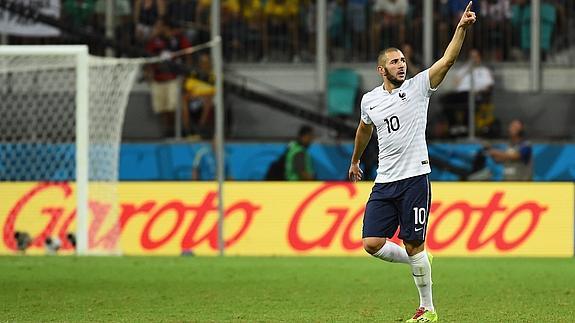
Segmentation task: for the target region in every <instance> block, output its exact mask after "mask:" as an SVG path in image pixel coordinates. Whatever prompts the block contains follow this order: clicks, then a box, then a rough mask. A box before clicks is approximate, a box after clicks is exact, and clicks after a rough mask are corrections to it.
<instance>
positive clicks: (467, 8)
mask: <svg viewBox="0 0 575 323" xmlns="http://www.w3.org/2000/svg"><path fill="white" fill-rule="evenodd" d="M472 4H473V1H469V3H468V4H467V7H466V8H465V12H469V11H471V5H472Z"/></svg>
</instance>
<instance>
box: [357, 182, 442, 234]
mask: <svg viewBox="0 0 575 323" xmlns="http://www.w3.org/2000/svg"><path fill="white" fill-rule="evenodd" d="M430 203H431V185H430V184H429V178H428V177H427V175H419V176H415V177H410V178H406V179H402V180H400V181H397V182H392V183H376V184H375V185H374V186H373V189H372V190H371V194H370V195H369V201H367V205H366V207H365V214H364V216H363V233H362V237H363V238H367V237H379V238H391V237H393V235H394V234H395V232H396V231H397V227H398V226H399V228H400V230H399V238H400V239H402V240H407V241H414V240H421V241H423V240H425V232H426V230H427V219H428V216H429V207H430Z"/></svg>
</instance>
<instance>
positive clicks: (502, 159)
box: [486, 119, 533, 181]
mask: <svg viewBox="0 0 575 323" xmlns="http://www.w3.org/2000/svg"><path fill="white" fill-rule="evenodd" d="M508 132H509V140H510V143H509V147H508V148H507V149H496V148H491V147H489V146H488V147H486V148H487V154H488V155H489V156H491V157H492V158H493V159H494V160H495V161H496V162H498V163H502V164H503V166H504V172H503V176H504V179H505V180H506V181H529V180H531V176H532V171H533V170H532V160H531V159H532V158H531V156H532V149H531V144H530V143H529V142H528V141H527V140H526V139H525V125H524V124H523V122H521V121H520V120H517V119H515V120H512V121H511V122H510V123H509V128H508Z"/></svg>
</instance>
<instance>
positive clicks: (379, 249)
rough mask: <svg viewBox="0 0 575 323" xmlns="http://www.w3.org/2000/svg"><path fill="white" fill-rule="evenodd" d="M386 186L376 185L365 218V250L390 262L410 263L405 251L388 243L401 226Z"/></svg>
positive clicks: (366, 208) (363, 234) (363, 235)
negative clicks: (388, 196)
mask: <svg viewBox="0 0 575 323" xmlns="http://www.w3.org/2000/svg"><path fill="white" fill-rule="evenodd" d="M384 185H385V184H375V185H374V187H373V190H372V192H371V195H370V196H369V201H368V202H367V205H366V207H365V214H364V217H363V233H362V237H363V248H364V249H365V251H367V253H369V254H370V255H372V256H374V257H376V258H379V259H381V260H384V261H388V262H399V263H405V264H407V263H409V258H408V256H407V253H406V252H405V249H404V248H402V247H400V246H398V245H397V244H395V243H393V242H391V241H387V239H386V238H391V237H392V236H393V234H394V233H395V231H396V230H397V226H398V225H399V219H398V212H399V210H398V209H397V207H396V206H395V205H394V204H393V203H392V202H391V201H389V200H388V198H387V196H386V195H385V194H386V190H385V188H384Z"/></svg>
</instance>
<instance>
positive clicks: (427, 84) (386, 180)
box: [349, 2, 476, 322]
mask: <svg viewBox="0 0 575 323" xmlns="http://www.w3.org/2000/svg"><path fill="white" fill-rule="evenodd" d="M471 5H472V3H471V2H469V4H468V5H467V8H466V9H465V12H464V13H463V15H462V17H461V20H460V21H459V23H458V25H457V28H456V30H455V34H454V35H453V39H452V40H451V42H450V43H449V45H448V46H447V49H446V50H445V53H444V55H443V57H442V58H441V59H439V60H438V61H437V62H435V64H433V66H431V68H429V69H427V70H425V71H423V72H421V73H419V74H417V75H416V76H414V77H413V78H411V79H408V80H406V75H407V65H406V60H405V57H404V55H403V53H402V52H401V51H400V50H399V49H397V48H388V49H386V50H384V51H382V52H381V53H380V54H379V57H378V61H377V64H378V66H377V71H378V73H379V74H380V75H381V77H382V78H383V84H382V85H380V86H378V87H376V88H375V89H373V90H372V91H370V92H368V93H366V94H364V96H363V98H362V100H361V120H360V122H359V126H358V128H357V132H356V135H355V147H354V150H353V156H352V158H351V166H350V167H349V177H350V179H351V180H352V181H358V180H361V177H362V170H361V169H360V167H359V162H360V157H361V155H362V154H363V151H364V149H365V147H366V145H367V143H368V142H369V139H370V137H371V133H372V131H373V127H374V126H375V129H376V131H377V138H378V142H379V167H378V169H377V177H376V179H375V184H374V186H373V189H372V191H371V195H370V197H369V200H368V202H367V204H366V208H365V214H364V217H363V233H362V237H363V247H364V249H365V250H366V251H367V252H368V253H369V254H371V255H373V256H374V257H377V258H380V259H382V260H385V261H388V262H399V263H406V264H409V265H410V266H411V271H412V274H413V278H414V281H415V285H416V286H417V289H418V291H419V308H418V309H417V311H416V313H415V315H414V316H413V317H412V318H411V319H409V320H408V321H407V322H436V321H437V313H436V311H435V309H434V307H433V300H432V292H431V284H432V282H431V264H430V259H429V258H428V254H427V252H426V251H425V246H424V242H425V233H426V230H427V219H428V215H429V214H428V212H429V206H430V200H431V187H430V185H429V179H428V177H427V174H429V173H430V172H431V168H430V166H429V158H428V155H427V144H426V142H425V127H426V123H427V108H428V105H429V97H430V96H431V94H432V93H433V92H434V91H435V89H436V88H437V86H439V84H440V83H441V82H442V81H443V79H444V78H445V75H446V74H447V72H448V71H449V69H450V68H451V66H453V64H454V63H455V60H456V59H457V56H458V55H459V52H460V50H461V45H462V44H463V41H464V39H465V34H466V30H467V28H469V27H470V26H471V25H472V24H473V23H474V22H475V19H476V18H475V13H474V12H472V11H471ZM398 226H399V228H400V231H399V238H400V239H402V240H403V244H404V245H405V249H404V248H401V247H400V246H398V245H396V244H394V243H391V242H389V243H388V242H386V239H387V238H391V237H392V236H393V235H394V233H395V232H396V230H397V227H398Z"/></svg>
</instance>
